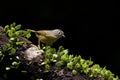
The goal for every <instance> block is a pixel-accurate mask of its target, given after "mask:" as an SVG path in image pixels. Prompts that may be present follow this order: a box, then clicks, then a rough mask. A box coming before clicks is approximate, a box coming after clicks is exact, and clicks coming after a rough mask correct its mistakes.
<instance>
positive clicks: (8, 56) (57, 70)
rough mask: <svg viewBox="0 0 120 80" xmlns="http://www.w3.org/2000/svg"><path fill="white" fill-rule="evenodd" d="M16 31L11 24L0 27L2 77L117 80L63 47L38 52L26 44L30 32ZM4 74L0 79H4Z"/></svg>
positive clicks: (19, 25)
mask: <svg viewBox="0 0 120 80" xmlns="http://www.w3.org/2000/svg"><path fill="white" fill-rule="evenodd" d="M20 28H21V24H18V25H16V23H15V22H14V23H12V24H10V25H6V26H5V27H4V28H3V27H0V64H2V65H1V66H5V67H4V68H5V71H4V74H6V75H7V73H6V71H10V70H12V69H15V70H18V71H20V72H21V74H25V75H27V73H31V74H32V75H33V76H31V77H30V79H32V80H35V79H36V80H42V79H43V80H62V79H64V80H119V78H118V76H115V75H114V74H113V73H112V72H111V71H110V70H107V69H106V67H104V68H102V67H100V65H99V64H94V63H93V61H91V59H90V60H85V59H83V58H82V57H81V56H80V55H79V56H76V55H73V54H69V50H68V49H64V47H63V46H60V47H59V48H58V49H56V48H52V47H51V46H42V49H41V50H39V49H38V47H37V46H36V45H34V44H33V43H32V42H31V41H29V38H30V37H31V32H30V31H29V30H27V29H26V30H20ZM5 61H6V62H7V63H6V64H4V62H5ZM21 66H22V67H21ZM2 68H3V67H2ZM4 74H1V76H0V79H7V78H8V77H5V76H4Z"/></svg>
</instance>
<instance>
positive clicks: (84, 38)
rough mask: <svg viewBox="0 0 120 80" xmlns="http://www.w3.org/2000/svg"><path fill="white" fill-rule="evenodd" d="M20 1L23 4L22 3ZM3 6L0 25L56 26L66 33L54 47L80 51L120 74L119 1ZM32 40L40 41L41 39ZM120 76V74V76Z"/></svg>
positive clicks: (41, 2) (45, 2)
mask: <svg viewBox="0 0 120 80" xmlns="http://www.w3.org/2000/svg"><path fill="white" fill-rule="evenodd" d="M18 3H19V4H18ZM18 3H16V4H9V5H7V4H6V5H3V6H1V8H0V25H1V26H5V25H7V24H11V23H12V22H16V23H17V24H22V29H26V28H31V29H35V30H40V29H55V28H60V29H62V30H63V31H64V32H65V35H66V38H61V39H59V40H58V41H57V42H56V43H55V44H54V46H55V47H58V46H60V45H63V46H64V47H65V48H67V49H69V50H70V54H80V55H81V56H82V57H83V58H85V59H89V58H90V57H91V59H92V60H93V61H94V62H95V63H97V64H100V65H101V67H104V66H107V69H110V70H111V71H112V72H113V73H115V74H116V75H119V74H120V68H119V67H120V62H119V61H120V39H119V36H120V29H119V27H120V24H119V23H120V16H119V14H120V13H119V4H118V2H117V1H115V0H114V2H110V1H109V2H105V1H101V2H99V1H96V2H95V1H93V2H92V1H89V2H87V1H80V2H76V1H72V0H69V1H53V2H52V1H46V0H44V1H39V2H32V3H25V2H18ZM30 40H32V41H33V43H35V44H37V38H36V37H34V36H33V37H32V38H31V39H30ZM119 76H120V75H119Z"/></svg>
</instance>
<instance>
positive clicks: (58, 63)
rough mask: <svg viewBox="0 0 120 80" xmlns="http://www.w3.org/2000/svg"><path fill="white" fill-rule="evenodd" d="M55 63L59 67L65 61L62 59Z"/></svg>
mask: <svg viewBox="0 0 120 80" xmlns="http://www.w3.org/2000/svg"><path fill="white" fill-rule="evenodd" d="M55 65H56V66H58V67H61V66H63V65H65V62H64V61H59V62H56V64H55Z"/></svg>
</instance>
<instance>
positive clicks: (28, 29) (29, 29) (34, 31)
mask: <svg viewBox="0 0 120 80" xmlns="http://www.w3.org/2000/svg"><path fill="white" fill-rule="evenodd" d="M28 30H29V31H31V32H34V33H35V32H36V31H35V30H32V29H28Z"/></svg>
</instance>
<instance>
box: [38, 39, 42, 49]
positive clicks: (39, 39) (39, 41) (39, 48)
mask: <svg viewBox="0 0 120 80" xmlns="http://www.w3.org/2000/svg"><path fill="white" fill-rule="evenodd" d="M38 49H41V48H40V39H38Z"/></svg>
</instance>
